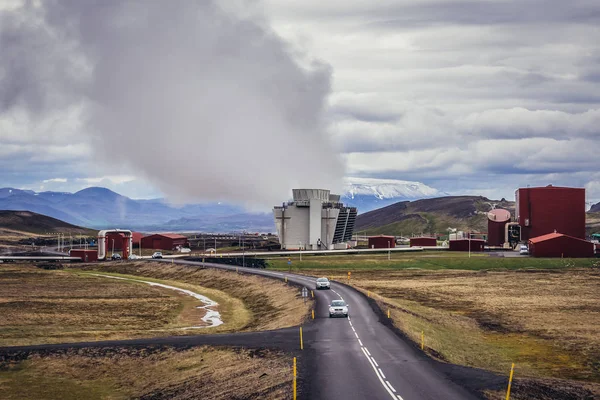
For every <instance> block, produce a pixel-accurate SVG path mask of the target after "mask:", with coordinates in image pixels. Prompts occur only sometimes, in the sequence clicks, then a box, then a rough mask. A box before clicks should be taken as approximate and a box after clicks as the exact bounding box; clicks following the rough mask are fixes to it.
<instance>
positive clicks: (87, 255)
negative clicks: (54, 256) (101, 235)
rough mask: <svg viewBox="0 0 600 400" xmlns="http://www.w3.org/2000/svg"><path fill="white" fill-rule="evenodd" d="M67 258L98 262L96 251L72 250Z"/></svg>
mask: <svg viewBox="0 0 600 400" xmlns="http://www.w3.org/2000/svg"><path fill="white" fill-rule="evenodd" d="M69 256H71V257H80V258H81V261H83V262H93V261H98V250H86V249H72V250H70V251H69Z"/></svg>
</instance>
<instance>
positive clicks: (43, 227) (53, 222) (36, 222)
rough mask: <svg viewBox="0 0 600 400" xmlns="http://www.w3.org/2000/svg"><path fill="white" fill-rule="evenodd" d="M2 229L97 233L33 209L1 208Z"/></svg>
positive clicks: (0, 223)
mask: <svg viewBox="0 0 600 400" xmlns="http://www.w3.org/2000/svg"><path fill="white" fill-rule="evenodd" d="M0 230H10V231H18V232H22V233H32V234H46V233H56V232H61V233H70V234H74V235H77V234H82V235H92V236H95V235H96V231H95V230H92V229H87V228H82V227H80V226H75V225H72V224H69V223H66V222H64V221H61V220H58V219H56V218H52V217H48V216H46V215H41V214H37V213H34V212H31V211H13V210H0Z"/></svg>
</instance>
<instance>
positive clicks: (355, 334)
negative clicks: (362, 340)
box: [354, 331, 358, 339]
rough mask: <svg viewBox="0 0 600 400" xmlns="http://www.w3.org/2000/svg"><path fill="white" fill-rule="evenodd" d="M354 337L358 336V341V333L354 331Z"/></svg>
mask: <svg viewBox="0 0 600 400" xmlns="http://www.w3.org/2000/svg"><path fill="white" fill-rule="evenodd" d="M354 336H356V338H357V339H358V333H356V331H354Z"/></svg>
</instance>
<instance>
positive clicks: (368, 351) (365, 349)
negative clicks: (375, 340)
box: [365, 347, 371, 357]
mask: <svg viewBox="0 0 600 400" xmlns="http://www.w3.org/2000/svg"><path fill="white" fill-rule="evenodd" d="M365 350H366V351H367V354H368V355H369V357H371V353H370V352H369V349H367V348H366V347H365Z"/></svg>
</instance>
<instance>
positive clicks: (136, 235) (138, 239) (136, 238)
mask: <svg viewBox="0 0 600 400" xmlns="http://www.w3.org/2000/svg"><path fill="white" fill-rule="evenodd" d="M143 237H144V234H143V233H142V232H131V240H132V242H133V243H132V245H133V246H137V247H139V246H140V243H142V238H143Z"/></svg>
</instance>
